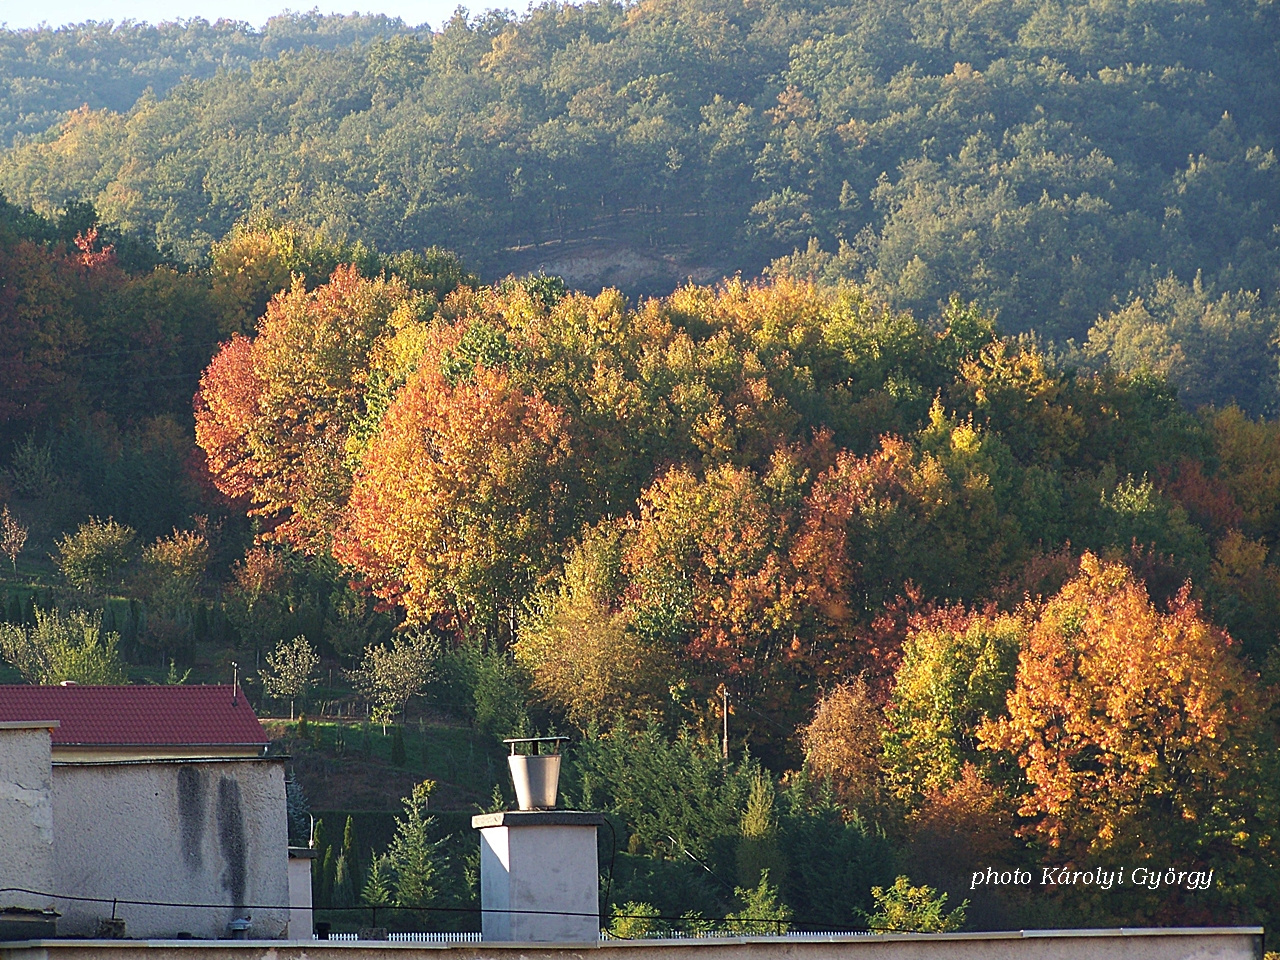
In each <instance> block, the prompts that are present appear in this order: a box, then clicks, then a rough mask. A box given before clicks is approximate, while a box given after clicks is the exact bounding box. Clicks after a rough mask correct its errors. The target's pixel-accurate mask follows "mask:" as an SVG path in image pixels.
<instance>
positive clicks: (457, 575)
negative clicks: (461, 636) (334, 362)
mask: <svg viewBox="0 0 1280 960" xmlns="http://www.w3.org/2000/svg"><path fill="white" fill-rule="evenodd" d="M568 454H569V446H568V443H567V439H566V436H565V431H564V423H563V419H562V416H561V413H560V411H559V410H558V409H557V408H556V407H554V406H553V405H552V404H550V403H548V402H547V401H546V400H545V399H543V398H542V397H540V396H538V395H537V394H533V395H530V394H526V393H525V392H524V391H523V390H521V389H520V387H519V386H518V385H517V384H516V383H514V382H513V381H512V379H511V377H510V376H509V375H508V374H507V373H506V372H504V371H503V370H501V369H496V370H489V369H484V368H478V369H477V371H476V372H475V374H474V376H473V377H472V378H470V379H468V380H466V381H462V382H459V383H458V384H457V385H456V386H451V385H450V384H449V383H448V381H447V380H445V379H444V378H443V376H441V375H440V374H439V373H437V372H435V371H433V370H432V369H431V367H430V366H428V365H424V366H422V367H420V368H419V369H418V371H417V372H416V373H415V374H413V375H412V376H411V377H410V379H409V381H408V382H407V383H406V384H405V386H404V388H403V389H402V390H401V391H400V393H399V394H398V396H397V397H396V400H395V401H394V403H393V404H392V405H391V407H390V408H389V409H388V410H387V413H386V415H385V416H384V418H383V422H382V427H381V430H380V431H379V433H378V434H377V436H376V437H375V439H374V440H373V442H372V443H371V445H370V446H369V449H368V450H367V451H366V453H365V455H364V458H363V466H362V469H361V471H360V473H359V474H358V475H357V477H356V479H355V486H354V488H353V490H352V494H351V500H350V503H349V505H348V507H347V509H346V514H345V516H346V519H345V523H344V525H343V527H342V528H341V529H340V531H339V533H338V540H337V543H336V545H335V555H336V556H337V557H338V558H339V559H340V560H342V561H343V562H345V563H348V564H350V565H352V566H354V567H356V568H358V569H360V570H361V571H362V572H364V573H365V574H366V576H368V577H369V579H370V581H371V584H372V586H373V589H374V591H375V592H376V593H378V595H379V596H382V597H383V598H384V599H387V600H394V601H396V602H399V603H400V604H402V605H403V606H404V608H405V611H406V613H407V615H408V616H409V618H410V619H411V620H414V621H417V622H422V621H424V620H425V619H427V618H429V617H430V616H432V615H440V614H450V613H453V614H455V615H457V616H458V617H459V618H460V620H461V624H462V627H463V629H464V631H465V632H466V633H468V634H471V635H473V636H477V637H485V636H496V635H498V632H499V631H500V630H501V631H503V633H504V634H505V635H507V636H509V635H510V632H511V628H512V626H513V624H512V622H511V621H512V619H513V615H514V610H515V604H516V602H517V599H518V598H519V596H520V595H521V594H522V593H523V592H524V591H526V590H527V589H528V588H529V587H530V586H531V585H532V584H533V582H534V581H535V579H536V577H537V576H538V575H540V574H542V573H543V572H545V571H546V569H547V566H548V565H549V564H548V561H549V559H550V558H549V557H548V556H547V553H548V545H549V543H551V542H554V541H555V540H556V539H558V536H559V535H560V534H561V533H562V531H563V524H564V519H563V518H564V517H565V516H566V515H567V512H568V511H567V504H566V503H565V495H566V490H565V487H564V484H563V482H562V481H561V480H560V479H559V472H560V468H561V466H562V464H563V463H564V461H565V459H566V457H567V456H568Z"/></svg>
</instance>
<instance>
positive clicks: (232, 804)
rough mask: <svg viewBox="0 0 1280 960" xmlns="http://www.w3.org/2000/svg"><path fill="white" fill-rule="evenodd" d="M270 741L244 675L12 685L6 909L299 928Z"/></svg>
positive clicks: (144, 922)
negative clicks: (243, 685)
mask: <svg viewBox="0 0 1280 960" xmlns="http://www.w3.org/2000/svg"><path fill="white" fill-rule="evenodd" d="M267 744H268V738H267V736H266V733H265V731H264V730H263V728H262V725H261V724H260V723H259V722H258V718H257V717H256V716H255V715H254V712H253V710H252V708H251V707H250V706H249V703H248V701H247V700H246V699H245V696H244V694H243V692H242V691H240V690H239V688H238V687H235V686H87V685H85V686H79V685H75V684H66V685H63V686H54V687H37V686H3V685H0V849H3V850H5V851H6V855H5V856H3V857H0V909H3V908H19V910H21V909H25V910H27V911H32V910H35V911H49V910H56V911H57V914H58V917H57V921H56V922H57V933H58V935H59V936H66V935H72V936H102V935H114V936H120V935H124V936H127V937H130V938H174V937H187V936H189V937H194V938H199V939H212V938H225V937H228V936H230V935H233V933H234V934H238V935H240V936H244V935H251V936H253V937H254V938H256V939H269V938H280V937H287V936H289V933H290V931H289V921H290V904H291V900H292V902H293V903H294V904H295V905H300V904H302V903H303V901H304V898H303V897H302V896H300V895H299V891H294V896H293V897H292V898H291V896H290V889H289V846H288V844H289V841H288V823H287V811H286V803H285V777H284V758H282V757H272V756H268V755H267ZM295 873H298V879H299V880H301V879H302V878H304V877H305V879H306V881H307V883H308V888H307V890H306V891H305V894H306V896H305V904H306V905H307V907H309V905H310V889H309V879H310V878H309V873H303V872H300V871H297V870H295ZM2 888H18V890H13V889H10V890H5V889H2ZM21 891H26V892H21ZM10 914H11V915H14V916H16V915H19V914H17V913H14V911H12V910H11V911H10ZM28 915H29V916H33V914H28ZM309 920H310V910H309V909H307V910H305V911H302V910H298V911H296V915H295V926H296V925H298V923H299V922H302V923H305V924H306V929H305V932H303V931H295V932H294V935H295V936H306V937H308V938H309V937H310V935H311V931H310V923H309ZM121 921H123V924H121ZM246 928H247V929H246Z"/></svg>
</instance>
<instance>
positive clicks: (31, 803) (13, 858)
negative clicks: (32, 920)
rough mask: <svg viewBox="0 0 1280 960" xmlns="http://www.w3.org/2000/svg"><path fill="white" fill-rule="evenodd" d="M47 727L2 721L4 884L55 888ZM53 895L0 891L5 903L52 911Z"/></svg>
mask: <svg viewBox="0 0 1280 960" xmlns="http://www.w3.org/2000/svg"><path fill="white" fill-rule="evenodd" d="M50 749H51V747H50V736H49V728H48V727H47V726H34V725H32V724H21V723H6V724H0V888H3V887H24V888H26V889H28V890H41V891H49V892H53V891H54V879H53V799H52V778H51V767H50ZM53 906H54V901H53V900H52V899H51V898H49V897H40V896H33V895H31V894H26V893H10V892H5V893H0V907H26V908H28V909H33V910H47V909H50V908H52V907H53Z"/></svg>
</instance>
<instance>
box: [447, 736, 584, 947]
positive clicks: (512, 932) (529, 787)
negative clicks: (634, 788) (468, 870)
mask: <svg viewBox="0 0 1280 960" xmlns="http://www.w3.org/2000/svg"><path fill="white" fill-rule="evenodd" d="M564 739H565V738H564V737H537V738H529V739H519V740H507V741H504V742H505V743H507V744H509V745H510V746H511V756H510V757H508V761H509V765H510V768H511V776H512V781H513V783H514V784H515V788H516V796H517V799H518V803H519V807H520V809H519V810H507V811H502V812H500V813H485V814H480V815H479V816H475V817H472V818H471V825H472V826H473V827H474V828H475V829H477V830H479V831H480V906H481V908H482V909H483V911H484V913H483V915H482V921H481V929H482V931H483V933H482V936H483V939H484V940H485V941H488V942H493V941H504V942H509V943H583V942H588V943H594V942H596V941H598V940H599V939H600V916H599V909H600V907H599V899H598V898H599V882H600V881H599V865H598V863H597V861H596V828H597V827H599V826H600V825H602V824H603V823H604V815H603V814H599V813H587V812H583V811H578V810H556V809H554V807H555V805H556V799H557V793H558V786H559V779H560V755H559V753H558V748H559V744H560V743H561V742H562V741H563V740H564ZM522 744H523V745H527V747H528V749H529V750H530V753H528V754H522V753H520V752H519V751H518V750H517V747H518V746H519V745H522ZM544 749H546V750H547V751H548V752H546V753H543V752H542V751H543V750H544Z"/></svg>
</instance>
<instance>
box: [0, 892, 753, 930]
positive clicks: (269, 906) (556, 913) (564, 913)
mask: <svg viewBox="0 0 1280 960" xmlns="http://www.w3.org/2000/svg"><path fill="white" fill-rule="evenodd" d="M0 893H25V894H28V895H30V896H34V897H49V898H50V899H52V900H73V901H76V902H78V903H112V904H128V905H130V906H141V907H182V908H184V909H205V910H226V909H228V908H229V907H230V908H234V909H237V910H289V909H292V907H291V906H290V904H287V903H256V904H255V903H173V902H170V901H166V900H129V899H127V898H124V897H77V896H72V895H71V894H61V893H48V892H47V891H44V890H29V889H27V888H25V887H0ZM311 909H312V910H313V911H320V910H324V911H343V910H369V909H373V910H378V909H383V910H407V911H413V912H419V913H480V914H484V913H519V914H530V915H534V916H549V917H595V918H596V919H599V917H600V913H599V911H596V912H594V913H578V912H575V911H572V910H520V909H517V908H514V907H501V908H499V907H401V906H395V905H392V904H382V905H377V904H361V905H356V906H350V907H317V906H315V905H314V904H313V905H312V907H311ZM618 916H619V919H625V920H684V919H685V918H684V917H663V916H657V917H654V916H649V915H647V914H619V915H618ZM705 922H707V923H734V922H742V923H774V922H776V921H775V920H774V919H773V918H772V917H734V918H733V919H732V920H730V919H729V918H728V917H720V918H716V919H710V920H706V921H705Z"/></svg>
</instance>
